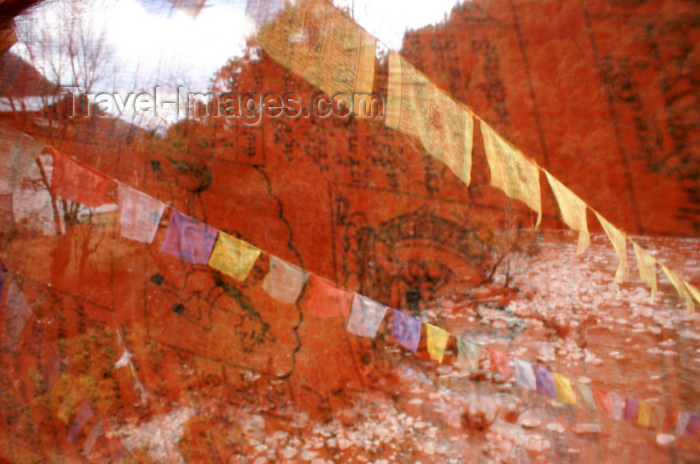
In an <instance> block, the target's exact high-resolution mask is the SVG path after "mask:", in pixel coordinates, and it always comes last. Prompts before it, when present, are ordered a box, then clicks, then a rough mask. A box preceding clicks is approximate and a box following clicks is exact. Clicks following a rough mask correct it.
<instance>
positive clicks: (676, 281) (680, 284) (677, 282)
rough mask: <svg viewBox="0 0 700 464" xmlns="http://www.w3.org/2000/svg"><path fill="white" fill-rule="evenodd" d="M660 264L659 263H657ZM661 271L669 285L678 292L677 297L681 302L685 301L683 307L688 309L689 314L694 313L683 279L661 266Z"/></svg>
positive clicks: (693, 306)
mask: <svg viewBox="0 0 700 464" xmlns="http://www.w3.org/2000/svg"><path fill="white" fill-rule="evenodd" d="M659 264H661V263H659ZM661 269H663V271H664V274H666V277H668V280H670V281H671V285H673V287H674V288H675V289H676V291H677V292H678V297H679V298H680V299H682V300H684V301H685V307H686V308H687V309H688V312H689V313H692V312H693V311H695V305H694V304H693V298H692V297H691V296H690V293H688V290H687V289H686V287H685V285H684V281H683V279H681V278H680V277H678V275H677V274H676V273H675V272H673V271H672V270H670V269H669V268H667V267H666V266H664V265H663V264H661Z"/></svg>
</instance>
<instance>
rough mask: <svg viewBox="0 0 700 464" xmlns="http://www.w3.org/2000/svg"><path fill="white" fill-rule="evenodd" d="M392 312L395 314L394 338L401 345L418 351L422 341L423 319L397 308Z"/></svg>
mask: <svg viewBox="0 0 700 464" xmlns="http://www.w3.org/2000/svg"><path fill="white" fill-rule="evenodd" d="M392 312H393V316H394V318H393V321H394V322H393V328H392V335H393V337H394V339H395V340H396V341H397V342H399V344H400V345H401V346H403V347H404V348H406V349H408V350H411V351H413V352H414V353H415V352H416V351H418V344H419V343H420V328H421V321H420V320H418V319H416V318H415V317H412V316H408V315H406V314H404V313H402V312H401V311H397V310H395V309H393V310H392Z"/></svg>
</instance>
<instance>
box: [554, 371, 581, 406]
mask: <svg viewBox="0 0 700 464" xmlns="http://www.w3.org/2000/svg"><path fill="white" fill-rule="evenodd" d="M553 379H554V388H555V389H556V390H557V401H559V402H560V403H564V404H576V395H574V390H573V388H572V387H571V380H570V379H569V378H568V377H566V376H564V375H562V374H558V373H556V372H555V373H554V374H553Z"/></svg>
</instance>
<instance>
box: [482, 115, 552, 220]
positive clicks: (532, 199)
mask: <svg viewBox="0 0 700 464" xmlns="http://www.w3.org/2000/svg"><path fill="white" fill-rule="evenodd" d="M480 126H481V136H482V138H483V140H484V151H485V152H486V159H487V161H488V163H489V169H490V170H491V185H493V186H494V187H497V188H499V189H501V190H503V192H505V194H506V195H508V196H509V197H510V198H514V199H516V200H520V201H522V202H523V203H525V204H526V205H528V206H529V207H530V208H531V209H532V210H533V211H536V212H537V224H536V225H535V227H538V226H539V225H540V222H541V221H542V197H541V192H540V169H539V167H538V166H537V164H535V163H534V162H533V161H531V160H529V159H528V158H526V157H525V155H523V154H522V153H521V152H520V151H519V150H518V149H516V148H514V147H513V146H512V145H510V144H509V143H508V142H506V141H505V140H503V139H502V138H501V137H500V136H499V135H498V134H497V133H496V132H495V131H494V130H493V129H492V128H491V127H490V126H489V125H488V124H486V123H485V122H483V121H481V123H480Z"/></svg>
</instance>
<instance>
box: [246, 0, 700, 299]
mask: <svg viewBox="0 0 700 464" xmlns="http://www.w3.org/2000/svg"><path fill="white" fill-rule="evenodd" d="M249 1H250V0H249ZM321 1H323V2H324V3H326V4H327V5H329V6H330V7H331V8H333V9H335V10H337V11H338V12H340V13H341V14H342V15H344V16H345V17H346V18H347V19H348V20H350V21H352V22H353V23H354V24H355V26H356V27H357V28H358V29H360V30H362V31H363V32H364V33H365V34H367V35H369V36H370V37H372V38H373V39H374V40H375V41H376V42H377V43H379V44H381V45H382V46H383V47H384V48H386V49H387V50H389V52H390V53H389V54H391V53H394V54H396V56H398V57H399V58H400V60H402V61H404V62H406V63H407V64H408V65H409V66H411V68H412V72H414V73H416V74H417V75H418V76H420V77H421V78H422V79H425V81H426V82H427V83H428V84H430V85H432V86H433V87H434V88H435V89H437V91H438V92H439V93H440V94H441V95H444V96H446V97H447V98H449V99H450V100H451V101H452V102H453V103H455V104H456V105H457V106H459V107H460V108H462V109H463V110H464V111H466V112H467V113H468V115H469V117H471V118H472V119H475V120H477V121H478V122H479V127H480V130H481V134H482V138H483V137H484V132H483V130H484V129H483V125H486V126H488V124H487V123H486V121H484V120H483V119H482V118H481V117H480V116H479V115H477V114H476V113H475V112H474V111H473V110H472V108H471V107H470V106H469V105H467V104H466V103H463V102H461V101H459V100H458V99H457V98H456V97H454V96H453V95H452V94H451V93H449V92H446V91H445V90H443V89H441V88H440V87H439V86H438V85H437V84H436V83H435V82H434V81H433V80H432V79H430V78H429V77H427V76H426V75H425V74H424V73H422V72H421V71H420V70H418V69H417V68H416V67H415V66H413V65H412V64H411V63H410V62H409V61H408V60H406V59H405V58H404V57H403V56H402V55H401V54H399V53H398V52H396V51H394V50H392V48H391V47H390V46H389V45H387V44H386V43H384V42H382V41H381V40H380V39H378V38H377V37H375V36H374V35H372V34H371V33H370V32H369V31H367V30H366V29H365V28H363V27H362V26H361V25H360V24H358V23H357V21H355V20H354V18H351V17H349V16H348V15H347V14H346V13H345V12H344V11H343V10H342V9H340V8H338V7H337V6H335V5H334V4H333V3H332V2H331V1H330V0H321ZM276 14H279V12H277V13H276ZM269 21H270V19H267V20H266V21H265V22H266V23H267V22H269ZM259 32H260V30H259V29H258V31H257V33H258V34H259ZM261 47H262V49H263V50H265V51H266V52H268V55H270V57H271V58H272V59H273V60H275V61H276V62H278V63H279V64H280V65H281V66H283V67H285V68H286V69H288V70H289V71H291V72H293V73H295V74H297V75H299V76H300V77H301V78H303V79H304V80H305V81H306V82H308V83H309V84H311V85H314V86H315V84H314V83H312V82H310V81H309V80H308V79H307V78H306V77H305V76H304V75H302V74H300V73H299V72H298V71H297V70H295V69H293V67H292V66H291V65H286V64H285V63H281V62H280V61H279V60H277V59H276V58H275V57H274V56H273V53H272V52H270V51H268V50H266V48H265V47H264V45H262V43H261ZM375 55H376V54H375ZM375 59H376V57H375ZM392 71H393V72H396V71H395V70H392V66H391V64H389V82H390V83H391V81H392V79H391V74H392ZM373 72H374V70H373ZM399 74H401V72H400V73H399ZM400 77H401V76H399V78H400ZM401 85H404V83H403V81H402V83H401ZM389 87H391V85H390V86H389ZM424 95H425V92H424ZM390 102H391V98H388V102H387V104H389V103H390ZM399 106H402V104H401V105H399ZM390 110H391V108H388V109H387V112H389V111H390ZM488 127H489V129H490V130H491V131H493V133H494V134H495V136H496V137H497V138H498V139H499V140H500V141H502V142H504V143H506V144H507V145H508V146H509V147H510V149H511V151H512V152H514V153H517V155H518V156H520V157H522V158H524V159H525V160H527V161H528V162H529V163H532V165H534V166H535V167H536V168H537V170H538V173H544V174H545V176H547V177H551V178H553V179H554V180H555V181H556V182H559V183H560V184H561V185H562V186H564V187H565V188H566V189H567V190H568V191H569V193H571V195H572V196H573V197H575V198H576V199H578V200H579V201H581V202H583V204H584V205H585V207H586V210H590V211H591V212H593V213H594V214H595V215H596V217H597V218H598V220H599V222H600V224H601V226H603V229H604V231H605V233H606V235H608V238H609V239H610V241H611V242H613V239H612V237H611V234H614V235H615V236H617V237H619V238H620V239H622V240H624V246H623V248H624V253H622V252H621V251H619V250H618V249H617V247H614V248H615V251H616V253H617V254H618V259H619V261H620V263H619V266H618V273H616V276H615V281H616V282H617V283H619V282H622V281H624V280H625V279H626V278H627V277H628V275H629V265H628V261H627V241H629V242H631V243H632V245H633V247H634V249H635V254H636V257H637V263H638V268H639V273H640V277H641V278H642V280H643V281H644V282H646V283H647V285H648V286H649V287H650V291H651V295H650V301H652V302H653V300H654V297H655V295H656V293H657V286H658V278H657V270H656V264H659V265H660V266H661V269H662V271H663V273H664V274H665V275H666V277H667V278H668V280H669V282H670V283H671V285H673V287H674V288H675V290H676V292H677V294H678V297H679V298H680V299H682V300H684V302H685V304H686V308H687V312H688V313H692V312H693V311H694V303H693V300H695V301H696V302H697V303H698V304H700V290H699V289H697V288H696V287H695V286H693V285H692V284H691V283H690V282H688V281H687V279H683V278H681V277H680V276H678V275H677V274H676V273H675V272H673V271H672V270H671V269H669V268H668V267H666V266H665V265H664V264H663V263H661V262H659V261H658V260H657V259H656V258H654V257H653V256H651V255H649V254H647V253H646V251H645V250H644V248H642V247H641V246H640V245H639V244H638V243H636V242H635V241H634V240H632V239H630V238H629V237H627V234H625V233H624V232H622V231H620V230H619V229H618V228H616V227H615V226H614V225H612V224H611V223H609V221H607V220H606V219H605V218H604V216H603V215H602V214H601V213H600V212H598V211H597V210H596V209H595V208H593V207H592V206H590V205H589V204H588V202H586V201H584V200H582V199H581V198H580V197H579V196H578V195H576V194H575V193H574V192H573V191H572V190H570V189H569V188H568V187H567V186H566V185H565V184H563V183H561V182H560V181H559V180H558V179H557V178H556V177H554V176H553V175H552V174H551V173H549V171H547V170H546V169H545V168H543V167H541V166H540V165H539V164H538V163H537V162H536V161H535V160H534V159H532V158H531V157H529V156H527V155H525V154H524V153H523V152H522V151H520V150H519V149H518V148H517V147H515V145H514V144H512V143H511V142H510V141H508V140H506V139H504V138H503V137H502V136H500V135H499V134H498V133H497V132H496V131H495V130H493V129H492V128H490V126H488ZM389 128H390V129H398V131H399V132H402V131H401V130H400V128H394V127H389ZM429 130H432V127H430V128H429ZM404 135H409V136H412V137H416V136H415V135H414V134H404ZM466 135H467V134H465V136H466ZM468 135H469V137H471V139H472V144H473V139H474V133H473V129H472V131H471V134H468ZM432 136H433V137H437V135H436V134H432ZM418 138H419V140H420V139H421V137H418ZM472 146H473V145H472ZM484 146H485V149H486V143H484ZM426 151H427V152H428V153H429V154H431V156H433V158H435V159H437V160H439V161H440V162H441V163H443V164H445V165H446V166H448V168H450V166H449V165H448V164H447V163H446V162H445V160H444V159H441V158H440V157H438V156H435V155H434V154H432V153H430V152H429V150H428V149H427V147H426ZM471 156H472V153H471V152H469V153H467V152H465V153H464V157H465V158H467V159H468V160H469V169H470V170H471ZM487 158H488V156H487ZM487 161H488V162H489V166H491V161H490V160H487ZM458 177H459V176H458ZM470 178H471V174H470V173H469V174H468V179H470ZM460 180H462V179H460ZM492 180H493V176H492ZM462 181H463V182H464V183H465V184H466V185H469V183H470V182H469V180H467V181H464V180H462ZM537 184H538V195H539V198H538V201H539V202H540V211H539V214H540V218H541V214H542V212H541V193H540V192H539V175H538V179H537ZM496 188H499V187H496ZM550 188H551V189H553V187H552V186H551V183H550ZM501 190H503V188H501ZM552 193H553V194H554V192H552ZM507 195H508V196H511V195H509V194H507ZM554 196H555V200H556V201H557V203H558V205H559V208H560V210H561V211H562V213H563V212H564V204H563V202H562V201H560V200H559V198H558V197H557V195H556V194H555V195H554ZM520 200H521V201H523V200H522V198H520ZM585 214H586V213H585V212H584V217H583V219H582V220H583V226H582V227H583V229H584V230H585V231H586V234H587V235H588V237H590V235H589V233H588V226H587V224H588V221H587V218H586V217H585ZM602 221H606V222H608V225H609V226H610V227H611V229H612V232H610V233H609V232H608V229H607V228H606V227H605V226H604V225H603V222H602ZM566 225H567V226H568V224H566ZM538 226H539V218H538V224H537V226H536V228H537V227H538ZM578 232H579V234H582V233H583V232H582V230H579V231H578ZM617 234H619V235H617ZM587 248H588V246H586V247H585V248H584V249H583V250H581V251H580V252H579V253H577V254H580V253H583V252H584V251H585V249H587ZM637 249H639V250H641V251H640V252H637ZM645 258H646V259H648V260H650V261H651V263H652V264H651V266H652V267H653V269H652V271H651V272H653V276H652V275H647V277H648V278H650V279H653V283H650V282H649V281H648V280H647V279H645V278H644V276H642V272H643V269H642V267H643V266H642V263H643V262H644V259H645ZM623 263H624V265H623ZM646 267H647V271H648V267H649V264H648V263H647V264H646ZM618 274H619V277H618Z"/></svg>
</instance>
